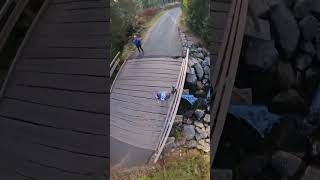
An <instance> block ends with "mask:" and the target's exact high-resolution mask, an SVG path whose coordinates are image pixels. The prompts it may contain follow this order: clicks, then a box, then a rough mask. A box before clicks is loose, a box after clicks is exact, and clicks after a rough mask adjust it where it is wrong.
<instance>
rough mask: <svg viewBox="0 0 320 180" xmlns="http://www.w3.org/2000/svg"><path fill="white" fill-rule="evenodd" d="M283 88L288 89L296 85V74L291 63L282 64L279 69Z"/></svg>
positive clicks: (279, 77)
mask: <svg viewBox="0 0 320 180" xmlns="http://www.w3.org/2000/svg"><path fill="white" fill-rule="evenodd" d="M277 69H278V70H277V71H278V72H277V74H278V79H279V83H280V86H281V88H283V89H288V88H290V87H292V86H293V85H294V84H295V80H296V77H295V73H294V70H293V68H292V66H291V64H290V63H284V62H280V63H279V64H278V68H277Z"/></svg>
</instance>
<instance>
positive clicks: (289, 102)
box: [269, 89, 308, 114]
mask: <svg viewBox="0 0 320 180" xmlns="http://www.w3.org/2000/svg"><path fill="white" fill-rule="evenodd" d="M269 109H270V111H272V112H275V113H284V114H286V113H306V112H308V106H307V105H306V102H305V101H304V99H303V98H302V97H301V96H300V94H299V93H298V92H297V91H296V90H294V89H289V90H285V91H282V92H280V93H279V94H277V95H276V96H275V97H274V98H273V99H272V103H271V105H270V107H269Z"/></svg>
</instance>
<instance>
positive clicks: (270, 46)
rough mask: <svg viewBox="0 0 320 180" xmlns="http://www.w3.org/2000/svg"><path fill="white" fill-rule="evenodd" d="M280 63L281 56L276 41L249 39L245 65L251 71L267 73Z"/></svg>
mask: <svg viewBox="0 0 320 180" xmlns="http://www.w3.org/2000/svg"><path fill="white" fill-rule="evenodd" d="M278 61H279V54H278V51H277V49H276V48H275V43H274V41H265V40H259V39H253V38H250V39H248V44H247V48H246V53H245V63H246V64H247V65H248V67H249V69H251V70H255V71H262V72H265V71H267V70H269V69H270V68H271V67H272V65H273V64H275V63H276V62H278Z"/></svg>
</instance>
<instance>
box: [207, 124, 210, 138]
mask: <svg viewBox="0 0 320 180" xmlns="http://www.w3.org/2000/svg"><path fill="white" fill-rule="evenodd" d="M206 133H207V134H208V136H210V124H209V125H208V126H207V127H206Z"/></svg>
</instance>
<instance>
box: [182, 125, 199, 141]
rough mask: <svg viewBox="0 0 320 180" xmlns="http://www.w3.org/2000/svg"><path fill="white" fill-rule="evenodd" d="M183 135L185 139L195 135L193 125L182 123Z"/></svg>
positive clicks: (190, 138)
mask: <svg viewBox="0 0 320 180" xmlns="http://www.w3.org/2000/svg"><path fill="white" fill-rule="evenodd" d="M183 135H184V137H185V138H186V139H187V140H192V139H193V138H194V136H195V135H196V131H195V129H194V126H193V125H184V126H183Z"/></svg>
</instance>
